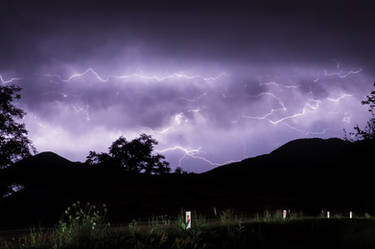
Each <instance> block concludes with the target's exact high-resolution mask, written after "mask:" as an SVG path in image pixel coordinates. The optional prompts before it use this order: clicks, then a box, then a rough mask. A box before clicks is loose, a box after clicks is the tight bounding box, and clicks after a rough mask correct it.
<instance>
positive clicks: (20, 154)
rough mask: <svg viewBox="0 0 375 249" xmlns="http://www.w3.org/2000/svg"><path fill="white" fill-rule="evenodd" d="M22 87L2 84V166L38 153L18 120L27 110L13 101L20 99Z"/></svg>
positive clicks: (0, 136) (0, 87) (0, 131)
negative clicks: (18, 106)
mask: <svg viewBox="0 0 375 249" xmlns="http://www.w3.org/2000/svg"><path fill="white" fill-rule="evenodd" d="M20 91H21V88H20V87H17V86H15V85H8V86H6V85H4V86H1V85H0V168H6V167H9V166H10V165H12V164H13V163H14V162H16V161H19V160H21V159H23V158H26V157H28V156H31V155H32V154H33V153H36V150H35V148H34V146H33V145H32V143H31V141H30V140H29V139H28V138H27V130H26V128H25V125H24V124H23V123H19V122H17V119H18V120H20V119H22V118H23V117H24V116H25V114H26V113H25V112H24V111H23V110H22V109H20V108H17V107H16V106H15V105H14V104H13V102H14V101H15V100H19V99H20V98H21V95H20V94H19V92H20Z"/></svg>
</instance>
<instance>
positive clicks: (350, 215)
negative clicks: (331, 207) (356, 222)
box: [349, 211, 353, 219]
mask: <svg viewBox="0 0 375 249" xmlns="http://www.w3.org/2000/svg"><path fill="white" fill-rule="evenodd" d="M351 218H353V212H352V211H350V212H349V219H351Z"/></svg>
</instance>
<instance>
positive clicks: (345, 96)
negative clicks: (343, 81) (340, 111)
mask: <svg viewBox="0 0 375 249" xmlns="http://www.w3.org/2000/svg"><path fill="white" fill-rule="evenodd" d="M352 96H353V95H351V94H346V93H345V94H343V95H341V96H340V97H338V98H335V99H334V98H327V100H328V101H331V102H336V103H338V102H340V101H341V100H342V99H343V98H347V97H352Z"/></svg>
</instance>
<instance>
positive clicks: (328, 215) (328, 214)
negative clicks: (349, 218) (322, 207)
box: [327, 211, 330, 219]
mask: <svg viewBox="0 0 375 249" xmlns="http://www.w3.org/2000/svg"><path fill="white" fill-rule="evenodd" d="M329 217H330V213H329V211H327V218H328V219H329Z"/></svg>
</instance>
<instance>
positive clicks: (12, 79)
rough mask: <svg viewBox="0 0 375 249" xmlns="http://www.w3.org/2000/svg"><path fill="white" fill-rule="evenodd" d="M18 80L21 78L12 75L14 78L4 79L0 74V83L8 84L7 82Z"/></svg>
mask: <svg viewBox="0 0 375 249" xmlns="http://www.w3.org/2000/svg"><path fill="white" fill-rule="evenodd" d="M18 80H21V78H17V77H14V78H10V79H9V80H5V79H4V77H3V76H2V75H1V74H0V82H1V84H8V83H12V82H14V81H18Z"/></svg>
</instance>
